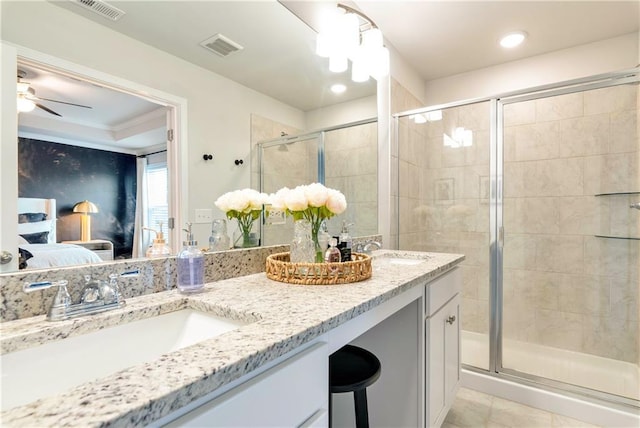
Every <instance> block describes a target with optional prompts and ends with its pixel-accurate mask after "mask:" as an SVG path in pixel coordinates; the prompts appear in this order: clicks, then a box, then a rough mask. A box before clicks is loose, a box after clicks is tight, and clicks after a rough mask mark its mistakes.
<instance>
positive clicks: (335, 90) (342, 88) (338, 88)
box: [331, 83, 347, 94]
mask: <svg viewBox="0 0 640 428" xmlns="http://www.w3.org/2000/svg"><path fill="white" fill-rule="evenodd" d="M346 90H347V87H346V86H345V85H343V84H342V83H336V84H335V85H331V92H333V93H334V94H341V93H343V92H344V91H346Z"/></svg>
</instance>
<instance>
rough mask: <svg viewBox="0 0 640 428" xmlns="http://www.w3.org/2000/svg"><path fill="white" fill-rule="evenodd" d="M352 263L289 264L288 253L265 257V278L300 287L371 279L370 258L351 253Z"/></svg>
mask: <svg viewBox="0 0 640 428" xmlns="http://www.w3.org/2000/svg"><path fill="white" fill-rule="evenodd" d="M351 256H352V261H350V262H343V263H291V262H290V261H289V253H288V252H286V253H276V254H271V255H270V256H268V257H267V263H266V274H267V278H269V279H273V280H274V281H280V282H286V283H289V284H301V285H330V284H346V283H349V282H358V281H364V280H365V279H368V278H371V257H369V256H368V255H366V254H361V253H351Z"/></svg>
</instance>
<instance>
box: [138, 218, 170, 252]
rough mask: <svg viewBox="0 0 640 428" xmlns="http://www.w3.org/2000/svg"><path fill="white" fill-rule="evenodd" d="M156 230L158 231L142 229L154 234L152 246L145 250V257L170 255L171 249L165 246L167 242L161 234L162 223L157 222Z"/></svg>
mask: <svg viewBox="0 0 640 428" xmlns="http://www.w3.org/2000/svg"><path fill="white" fill-rule="evenodd" d="M158 228H159V229H160V231H157V230H155V229H150V228H148V227H145V228H144V229H146V230H150V231H151V232H154V233H155V234H156V237H155V239H154V240H153V245H151V246H150V247H149V248H147V251H146V253H145V256H147V257H150V258H151V257H166V256H170V255H171V248H170V247H169V246H168V245H167V241H165V239H164V234H163V233H162V222H158Z"/></svg>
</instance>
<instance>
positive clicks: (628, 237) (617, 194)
mask: <svg viewBox="0 0 640 428" xmlns="http://www.w3.org/2000/svg"><path fill="white" fill-rule="evenodd" d="M631 195H640V192H612V193H596V194H595V195H593V196H631ZM594 236H595V237H596V238H603V239H623V240H627V241H640V238H635V237H631V236H612V235H594Z"/></svg>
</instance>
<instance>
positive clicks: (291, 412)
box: [167, 343, 329, 427]
mask: <svg viewBox="0 0 640 428" xmlns="http://www.w3.org/2000/svg"><path fill="white" fill-rule="evenodd" d="M328 384H329V354H328V350H327V346H326V344H324V343H322V344H317V345H314V346H313V347H311V348H309V349H307V350H305V351H302V352H301V353H299V354H297V355H295V356H293V357H291V358H289V359H288V360H286V361H284V362H282V363H281V364H279V365H277V366H275V367H274V368H272V369H270V370H267V371H266V372H264V373H262V374H260V375H258V376H256V377H255V378H253V379H251V380H249V381H247V382H245V383H243V384H242V385H240V386H238V387H236V388H234V389H232V390H231V391H229V392H227V393H226V394H223V395H222V396H220V397H218V398H215V399H213V400H212V401H210V402H208V403H205V404H203V405H202V406H200V407H198V408H197V409H195V410H193V411H191V412H189V413H187V414H186V415H184V416H182V417H180V418H178V419H176V420H174V421H173V422H172V423H170V424H169V425H167V426H170V427H185V426H187V427H204V426H206V427H297V426H301V425H303V424H305V423H306V424H307V425H308V426H312V427H322V426H324V427H326V426H327V425H328V419H327V418H326V417H324V418H323V412H326V409H327V408H328V396H329V390H328Z"/></svg>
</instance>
